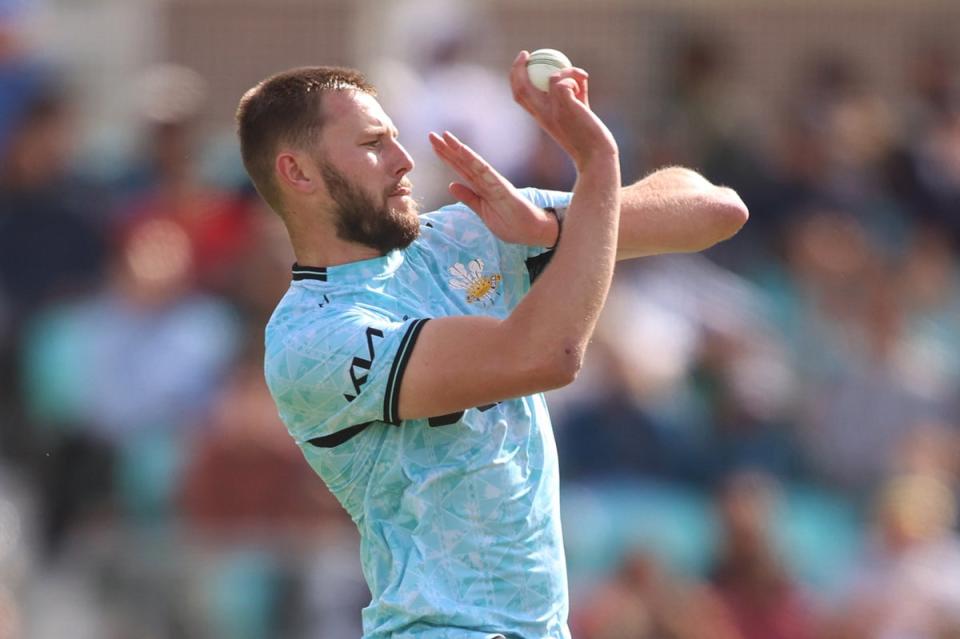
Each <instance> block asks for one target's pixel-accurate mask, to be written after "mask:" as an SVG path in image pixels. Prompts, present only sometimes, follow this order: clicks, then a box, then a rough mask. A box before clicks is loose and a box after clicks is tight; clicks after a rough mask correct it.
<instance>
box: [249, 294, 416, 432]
mask: <svg viewBox="0 0 960 639" xmlns="http://www.w3.org/2000/svg"><path fill="white" fill-rule="evenodd" d="M426 321H427V320H426V319H414V320H407V321H403V322H395V321H390V320H387V319H385V318H383V317H382V316H380V315H377V314H374V313H367V312H364V311H361V310H358V309H356V308H352V309H349V310H347V311H343V312H330V313H324V314H323V315H322V316H320V317H317V318H315V319H313V320H312V321H310V322H300V323H291V325H284V324H283V323H279V324H278V325H275V326H268V329H267V340H266V349H267V352H266V358H265V362H264V372H265V375H266V379H267V385H268V386H269V388H270V392H271V394H272V395H273V398H274V400H275V401H276V404H277V407H278V409H279V412H280V417H281V419H282V420H283V422H284V424H286V426H287V429H288V430H289V431H290V433H291V435H293V437H294V438H295V439H296V440H297V441H298V443H303V442H305V441H308V440H314V439H316V438H324V437H326V438H336V437H337V436H338V433H340V434H342V433H343V432H344V431H347V430H348V429H356V428H357V427H360V426H361V425H363V424H367V423H370V422H375V421H380V422H387V423H391V424H399V423H400V419H399V417H398V415H397V402H398V399H399V396H400V383H401V381H402V379H403V374H404V370H405V368H406V365H407V361H408V360H409V358H410V353H411V352H412V351H413V346H414V344H415V343H416V340H417V337H418V335H419V333H420V330H421V329H422V328H423V325H424V324H425V323H426Z"/></svg>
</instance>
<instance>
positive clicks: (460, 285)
mask: <svg viewBox="0 0 960 639" xmlns="http://www.w3.org/2000/svg"><path fill="white" fill-rule="evenodd" d="M448 271H449V273H450V275H452V276H453V277H451V278H450V286H452V287H453V288H456V289H460V290H463V291H466V292H467V302H469V303H470V304H478V303H479V304H481V305H483V306H486V305H487V304H490V303H491V302H492V301H493V298H494V297H496V296H497V295H499V294H500V291H499V290H498V286H499V285H500V281H501V280H502V279H503V277H502V276H501V275H500V274H499V273H494V274H493V275H484V274H483V260H481V259H479V258H477V259H474V260H470V263H469V264H467V266H464V265H463V264H461V263H459V262H457V263H456V264H454V265H453V266H451V267H450V268H449V269H448Z"/></svg>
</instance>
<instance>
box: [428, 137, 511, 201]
mask: <svg viewBox="0 0 960 639" xmlns="http://www.w3.org/2000/svg"><path fill="white" fill-rule="evenodd" d="M443 140H444V142H446V143H447V146H449V147H450V149H451V150H452V151H453V153H454V154H455V155H456V156H457V158H458V160H459V163H460V164H461V165H463V166H465V167H466V170H467V172H468V174H469V176H470V178H471V179H470V181H471V182H472V183H473V186H474V188H476V189H478V191H480V193H481V194H485V192H487V191H488V189H495V188H497V187H502V186H505V184H504V183H505V182H506V180H505V179H504V178H503V176H502V175H500V174H499V173H497V171H496V169H494V168H493V167H492V166H490V164H489V163H487V161H486V160H484V159H483V158H482V157H480V155H479V154H478V153H477V152H476V151H474V150H473V149H471V148H470V147H469V146H467V145H466V144H464V143H463V142H461V141H460V140H458V139H457V137H456V136H455V135H454V134H452V133H450V132H449V131H444V132H443Z"/></svg>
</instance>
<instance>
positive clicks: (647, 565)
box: [570, 551, 744, 639]
mask: <svg viewBox="0 0 960 639" xmlns="http://www.w3.org/2000/svg"><path fill="white" fill-rule="evenodd" d="M570 630H571V632H572V634H573V635H574V636H575V637H578V638H582V639H621V638H622V639H627V638H629V639H744V638H743V637H742V635H741V634H740V633H739V632H737V630H736V627H735V626H734V625H733V624H732V620H731V618H730V617H729V616H728V614H727V613H726V611H725V610H724V609H723V606H722V605H721V604H720V602H719V600H717V599H716V597H714V596H713V595H711V594H710V593H709V592H708V591H707V590H705V589H703V588H701V587H699V586H697V585H689V584H684V583H682V582H681V581H679V580H677V579H675V578H673V577H672V576H670V575H668V574H665V573H664V571H663V569H662V568H661V567H660V565H659V564H658V562H657V560H656V558H655V557H653V556H651V555H650V554H648V553H645V552H642V551H640V552H633V553H630V554H628V555H627V556H626V557H625V559H624V561H623V562H622V563H621V565H620V567H619V569H618V571H617V573H616V574H615V575H613V576H612V578H611V579H610V580H609V581H608V582H606V583H603V584H600V585H599V586H598V587H597V588H596V589H595V590H594V591H593V592H592V593H591V594H590V595H589V596H588V597H586V599H585V601H583V602H582V603H581V604H580V605H579V606H576V607H575V609H574V611H573V613H572V614H571V620H570Z"/></svg>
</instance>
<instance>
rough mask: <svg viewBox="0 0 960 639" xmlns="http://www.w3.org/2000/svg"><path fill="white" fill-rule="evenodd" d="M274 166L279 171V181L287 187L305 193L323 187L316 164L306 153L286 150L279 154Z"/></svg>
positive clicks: (310, 192) (313, 191)
mask: <svg viewBox="0 0 960 639" xmlns="http://www.w3.org/2000/svg"><path fill="white" fill-rule="evenodd" d="M274 168H275V169H276V171H277V181H278V182H279V183H280V184H282V185H283V186H284V187H286V188H289V189H293V190H294V191H296V192H298V193H303V194H305V195H308V194H312V193H315V192H316V191H317V189H319V188H322V186H321V183H320V179H319V178H320V175H319V173H318V172H317V170H316V166H314V164H313V162H311V161H310V159H309V158H308V157H307V156H306V154H303V153H298V152H296V151H284V152H282V153H280V154H279V155H277V159H276V162H275V163H274Z"/></svg>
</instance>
